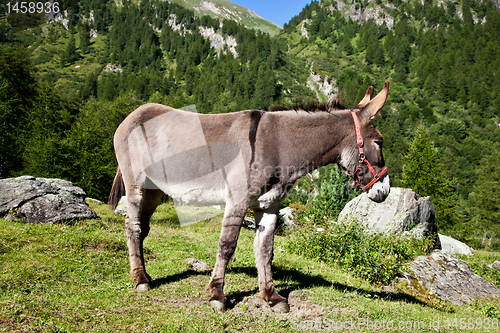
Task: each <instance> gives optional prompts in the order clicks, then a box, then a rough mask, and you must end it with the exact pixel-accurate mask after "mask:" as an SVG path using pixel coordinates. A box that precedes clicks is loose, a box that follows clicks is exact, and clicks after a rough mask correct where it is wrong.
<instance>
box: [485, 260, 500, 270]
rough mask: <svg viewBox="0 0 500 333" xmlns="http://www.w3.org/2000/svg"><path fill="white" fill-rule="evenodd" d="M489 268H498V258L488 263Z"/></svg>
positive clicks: (499, 264)
mask: <svg viewBox="0 0 500 333" xmlns="http://www.w3.org/2000/svg"><path fill="white" fill-rule="evenodd" d="M488 267H489V268H495V269H500V260H495V261H494V262H493V263H492V264H489V265H488Z"/></svg>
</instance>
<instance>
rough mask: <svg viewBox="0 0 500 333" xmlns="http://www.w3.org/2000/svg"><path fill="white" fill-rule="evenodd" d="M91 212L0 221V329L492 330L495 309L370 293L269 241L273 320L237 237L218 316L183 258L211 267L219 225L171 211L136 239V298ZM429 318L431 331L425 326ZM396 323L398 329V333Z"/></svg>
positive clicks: (201, 280)
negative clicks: (61, 218)
mask: <svg viewBox="0 0 500 333" xmlns="http://www.w3.org/2000/svg"><path fill="white" fill-rule="evenodd" d="M91 205H92V207H93V208H94V209H95V210H96V211H97V212H98V214H99V215H100V216H101V217H102V218H101V219H96V220H89V221H81V222H78V223H75V224H73V225H61V224H58V225H30V224H24V223H19V222H11V221H6V220H0V235H1V236H0V331H2V332H83V331H85V332H118V331H131V332H254V331H264V330H266V331H270V332H297V331H298V329H305V330H306V331H307V330H308V329H310V330H314V329H315V328H318V327H319V326H318V325H320V324H321V325H322V326H321V328H326V327H327V326H326V325H327V324H328V323H332V322H343V323H345V322H351V321H352V322H354V323H355V324H356V325H358V324H360V323H363V321H364V322H365V323H366V322H367V321H371V322H372V325H374V323H379V325H380V324H381V323H382V322H383V321H384V322H385V323H389V322H391V321H392V323H393V329H392V330H391V329H381V331H404V332H426V331H433V332H434V331H441V332H448V331H470V332H477V331H484V330H482V329H481V330H477V329H469V330H468V329H466V330H461V329H460V325H459V324H460V322H459V320H460V318H472V319H474V320H476V319H480V320H483V322H484V320H490V321H491V320H492V317H491V316H492V315H493V316H495V312H494V311H493V310H491V309H492V307H493V308H494V309H498V303H496V302H495V301H489V300H481V301H478V302H476V303H474V304H469V305H463V306H457V305H451V304H448V303H445V302H442V301H439V300H437V299H435V298H432V297H423V296H421V295H414V294H411V293H410V292H406V291H405V290H404V287H403V286H399V285H397V284H393V285H391V286H390V287H383V286H374V285H371V284H369V283H367V282H366V281H365V280H363V279H359V278H356V277H354V276H352V275H350V274H346V273H343V272H342V271H340V270H339V269H337V268H336V267H334V266H330V265H327V264H325V263H323V262H315V261H312V260H308V259H305V258H304V257H302V256H301V255H298V254H290V253H289V252H288V251H287V250H286V247H287V242H288V240H289V238H287V237H282V236H276V244H275V258H274V266H273V270H274V278H275V283H276V286H277V289H278V291H280V292H281V293H282V294H283V295H286V296H288V297H289V300H290V305H291V312H290V313H289V314H275V313H273V312H271V311H270V309H269V308H268V306H267V305H266V304H264V303H263V302H260V301H259V298H258V297H257V295H258V289H257V274H256V269H255V268H254V256H253V247H252V243H253V232H252V231H249V230H246V229H244V230H242V232H241V236H240V239H239V243H238V249H237V251H236V253H235V255H234V258H233V259H232V261H231V263H230V267H229V269H228V274H227V280H226V288H225V292H226V295H227V296H228V299H229V301H230V304H229V310H228V311H227V312H226V313H222V314H221V313H216V312H214V311H213V310H212V309H211V308H210V306H209V305H208V302H207V300H208V298H209V297H210V295H209V294H208V293H207V292H206V291H205V287H206V285H207V284H208V282H209V280H210V273H198V272H195V271H192V270H191V269H190V267H189V264H187V263H186V262H185V259H186V258H188V257H194V258H197V259H201V260H204V261H206V262H208V263H209V264H210V265H212V266H213V265H214V263H215V254H216V247H217V241H218V236H219V231H220V220H221V217H220V216H218V217H214V218H212V219H211V220H209V221H205V222H199V223H196V224H193V225H190V226H187V227H182V228H181V227H180V226H179V224H178V220H177V216H176V213H175V209H174V208H173V206H172V204H171V203H166V204H163V205H161V206H160V207H159V209H158V210H157V212H156V213H155V215H154V216H153V220H152V223H151V224H152V228H151V232H150V235H149V237H148V238H147V239H146V241H145V255H146V258H147V263H146V265H147V269H148V273H149V274H150V275H151V276H152V279H153V283H152V284H153V289H152V290H151V291H149V292H147V293H137V292H135V290H134V288H133V287H134V286H133V284H132V282H131V281H130V278H129V273H128V258H127V257H128V256H127V248H126V237H125V232H124V229H123V217H118V216H115V215H114V214H112V213H111V212H110V211H109V209H108V208H107V206H105V205H99V204H95V203H92V204H91ZM496 313H498V312H496ZM488 316H489V317H488ZM496 316H497V317H498V315H496ZM438 319H439V329H438V330H432V329H430V328H429V326H430V323H437V320H438ZM455 319H458V324H457V325H458V326H457V327H456V328H454V327H451V329H450V330H449V329H448V326H447V323H451V324H453V321H454V320H455ZM496 320H498V318H497V319H496ZM403 321H404V322H403ZM447 321H448V322H447ZM400 322H402V323H403V325H406V327H403V329H399V328H398V324H399V323H400ZM407 322H408V323H410V324H408V323H407ZM422 323H423V324H424V326H423V327H422V326H420V327H419V326H418V325H422ZM497 323H498V322H497ZM315 325H316V326H315ZM410 326H411V328H410ZM357 328H358V330H356V331H365V332H370V331H373V328H374V327H373V326H368V327H367V325H364V326H359V325H358V326H357ZM386 328H388V326H386ZM389 328H390V327H389ZM407 328H408V329H407ZM422 328H423V329H422ZM486 331H488V330H486ZM490 331H496V330H490Z"/></svg>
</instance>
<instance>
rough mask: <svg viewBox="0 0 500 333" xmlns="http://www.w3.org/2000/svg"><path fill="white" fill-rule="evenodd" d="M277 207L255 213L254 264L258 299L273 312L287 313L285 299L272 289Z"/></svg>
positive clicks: (287, 307)
mask: <svg viewBox="0 0 500 333" xmlns="http://www.w3.org/2000/svg"><path fill="white" fill-rule="evenodd" d="M278 212H279V206H275V207H271V208H269V209H266V210H262V211H255V222H256V230H255V240H254V251H255V262H256V265H257V273H258V277H259V290H260V297H262V298H263V299H264V300H265V301H266V302H268V304H269V305H270V306H271V308H272V309H273V311H275V312H289V311H290V307H289V306H288V302H287V299H286V298H285V297H283V296H281V295H279V294H278V293H277V292H276V288H275V287H274V282H273V276H272V271H271V263H272V261H273V247H274V231H275V230H276V224H277V222H278Z"/></svg>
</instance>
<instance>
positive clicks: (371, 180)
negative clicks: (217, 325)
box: [109, 81, 390, 312]
mask: <svg viewBox="0 0 500 333" xmlns="http://www.w3.org/2000/svg"><path fill="white" fill-rule="evenodd" d="M388 93H389V81H386V82H385V84H384V89H383V90H382V91H381V92H380V93H379V94H378V95H377V96H376V97H375V98H373V99H372V95H373V87H370V88H368V90H367V92H366V95H365V97H364V98H363V100H362V101H361V102H360V103H359V104H358V105H357V106H356V107H354V108H353V109H345V108H342V107H340V105H339V104H338V103H328V104H322V105H312V104H310V105H309V106H308V107H299V106H297V105H296V106H294V107H291V108H284V107H275V108H274V109H273V110H274V111H271V112H264V111H257V110H245V111H240V112H234V113H227V114H196V113H191V112H186V111H181V110H176V109H173V108H171V107H168V106H164V105H160V104H145V105H143V106H141V107H139V108H137V109H136V110H135V111H134V112H132V113H131V114H130V115H129V116H127V118H125V120H124V121H123V122H122V123H121V125H120V126H119V127H118V129H117V130H116V133H115V137H114V147H115V151H116V158H117V160H118V171H117V174H116V177H115V180H114V183H113V187H112V190H111V193H110V200H109V204H110V205H111V206H113V207H114V206H116V204H117V201H118V199H119V198H120V197H121V195H122V194H123V193H124V191H125V192H126V195H127V205H128V206H127V207H128V211H127V217H126V219H125V227H126V232H127V245H128V249H129V259H130V274H131V277H132V280H133V281H135V282H136V283H137V286H136V289H137V290H139V291H147V290H149V289H150V282H151V278H150V276H149V275H148V274H147V273H146V269H145V265H144V255H143V241H144V239H145V237H146V236H147V235H148V232H149V220H150V218H151V215H152V214H153V212H154V211H155V209H156V207H157V205H158V204H159V203H160V200H161V198H162V196H163V193H166V194H167V195H168V196H170V197H172V198H174V199H175V200H178V201H180V202H185V203H189V204H204V205H214V204H225V211H224V218H223V220H222V230H221V233H220V239H219V248H218V251H217V260H216V263H215V267H214V269H213V272H212V277H211V280H210V283H209V284H208V287H207V290H208V291H210V292H211V293H212V298H211V299H210V304H211V305H212V306H213V307H214V308H215V309H217V310H220V311H224V310H225V309H226V297H225V296H224V292H223V288H224V276H225V271H226V267H227V265H228V262H229V260H230V259H231V256H232V255H233V253H234V251H235V249H236V243H237V240H238V236H239V232H240V228H241V225H242V221H243V218H244V216H245V214H246V212H247V210H248V208H252V209H253V210H254V211H255V217H256V223H257V228H256V232H255V242H254V248H255V260H256V266H257V271H258V279H259V290H260V296H261V297H262V298H263V299H264V300H265V301H266V302H268V304H269V305H270V306H271V307H272V309H273V310H274V311H279V312H288V311H289V306H288V302H287V299H286V298H285V297H282V296H281V295H279V294H278V293H277V291H276V289H275V286H274V283H273V278H272V273H271V262H272V259H273V244H274V231H275V229H276V223H277V220H278V210H279V205H280V202H281V201H282V200H283V199H284V198H285V196H286V194H287V192H288V190H289V189H290V188H291V186H292V185H293V184H294V182H295V181H296V180H297V179H299V178H300V177H302V176H304V175H306V174H307V173H308V172H310V171H312V170H314V169H317V168H319V167H321V166H324V165H327V164H330V163H337V164H338V165H339V166H340V168H341V169H342V170H343V171H344V172H345V173H346V174H348V175H350V176H351V177H352V178H353V180H352V181H351V184H350V186H356V184H358V185H359V186H360V187H361V188H363V189H364V190H365V191H367V195H368V197H369V198H370V199H371V200H373V201H375V202H382V201H384V200H385V198H386V197H387V196H388V195H389V191H390V185H389V176H388V174H387V168H386V167H385V163H384V159H383V157H382V141H383V139H382V135H381V134H380V132H379V131H378V130H377V129H376V128H375V126H374V125H373V122H372V119H373V118H375V117H376V116H378V115H379V114H380V110H381V108H382V107H383V106H384V104H385V101H386V99H387V95H388Z"/></svg>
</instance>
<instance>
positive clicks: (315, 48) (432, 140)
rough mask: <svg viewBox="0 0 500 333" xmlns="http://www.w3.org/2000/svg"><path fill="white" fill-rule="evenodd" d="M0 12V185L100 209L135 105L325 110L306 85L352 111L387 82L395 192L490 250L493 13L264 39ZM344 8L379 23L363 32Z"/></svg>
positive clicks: (494, 135)
mask: <svg viewBox="0 0 500 333" xmlns="http://www.w3.org/2000/svg"><path fill="white" fill-rule="evenodd" d="M0 6H1V7H0V42H1V45H0V127H1V129H0V141H1V145H0V177H1V178H6V177H14V176H18V175H22V174H29V175H33V176H41V177H57V178H64V179H68V180H70V181H72V182H73V183H75V184H76V185H78V186H81V187H82V188H83V189H84V190H85V191H86V192H87V194H88V195H89V196H91V197H95V198H98V199H101V200H105V199H106V197H107V194H108V192H109V189H110V187H111V183H112V181H113V177H114V174H115V171H116V161H115V157H114V152H113V145H112V137H113V134H114V131H115V129H116V127H117V126H118V125H119V124H120V122H121V121H122V120H123V119H124V118H125V116H126V115H127V114H129V113H130V112H131V111H132V110H134V109H135V108H136V107H138V106H139V105H141V104H143V103H146V102H157V103H162V104H166V105H170V106H172V107H183V106H186V105H192V104H194V105H196V108H197V111H198V112H201V113H220V112H232V111H238V110H242V109H263V110H267V109H268V107H269V105H271V104H272V103H277V102H282V101H285V102H291V101H294V100H300V99H306V100H310V99H313V98H317V99H318V98H319V99H328V96H326V95H325V94H323V93H321V92H318V91H313V90H314V89H311V85H310V78H311V71H312V72H314V73H315V74H317V75H320V77H321V81H323V80H325V81H326V82H327V83H329V84H331V85H333V86H334V87H335V89H336V93H335V95H336V97H337V98H338V99H340V100H341V102H343V103H344V104H346V105H347V106H353V105H355V104H356V103H357V102H358V101H359V100H361V98H362V96H363V95H364V92H365V91H366V89H367V87H368V86H370V85H373V86H374V87H375V90H376V91H379V90H380V89H381V88H382V86H383V82H384V81H385V80H387V79H389V80H390V81H391V92H390V94H389V99H388V102H387V104H386V106H385V107H384V109H383V112H382V116H381V117H379V118H377V119H376V121H375V122H376V126H377V128H378V129H379V130H380V132H381V133H382V134H383V135H384V158H385V160H386V164H387V166H388V168H389V172H390V174H391V183H392V186H404V187H411V188H413V189H415V190H416V191H417V192H418V193H419V194H421V195H423V196H427V195H430V196H431V198H432V200H433V202H434V204H435V205H436V209H437V212H438V219H439V226H440V228H441V232H443V233H445V234H448V235H450V236H452V237H455V238H457V239H459V240H464V241H466V242H467V243H468V244H469V245H471V246H472V247H474V248H483V247H484V248H491V249H496V250H500V196H499V195H498V187H499V185H500V93H499V92H500V44H499V43H498V41H499V40H500V11H499V9H498V8H497V6H496V5H495V3H493V2H492V1H491V0H462V1H457V2H454V1H433V0H424V1H414V0H409V1H401V0H391V1H380V0H376V1H362V0H359V1H350V0H345V1H342V0H339V1H330V0H323V1H321V2H319V1H312V2H311V4H309V5H307V6H306V7H305V8H304V9H303V10H302V12H300V13H298V15H297V16H295V17H294V18H292V19H291V20H290V22H289V23H287V24H286V25H285V26H284V28H283V30H282V32H281V33H280V34H278V35H277V36H270V35H269V34H266V33H263V32H260V31H259V30H252V29H247V28H245V27H244V26H242V25H240V24H238V23H237V22H234V21H229V20H223V21H219V20H218V19H214V18H211V17H209V16H195V14H194V12H192V11H190V10H187V9H185V8H183V7H181V6H179V5H176V4H174V3H169V2H166V1H155V0H151V1H146V0H143V1H141V2H130V1H123V2H122V3H121V5H120V6H117V5H116V4H115V1H106V0H98V1H88V0H84V1H74V0H73V1H64V2H60V4H59V6H60V8H59V9H60V11H61V12H64V13H65V15H64V20H59V21H55V22H51V23H47V22H48V21H50V17H46V15H44V14H37V13H34V14H29V13H25V14H23V13H13V12H11V13H8V8H7V6H6V5H5V4H2V5H0ZM346 8H354V10H355V11H358V12H361V11H367V12H368V11H369V10H370V9H373V8H381V9H382V14H379V15H378V16H377V17H376V18H370V17H365V18H364V19H362V20H360V19H357V18H356V17H355V16H353V15H349V11H348V10H346ZM389 18H391V20H389ZM207 31H212V32H214V33H217V34H218V36H219V37H220V38H219V39H223V40H225V43H222V45H219V46H217V47H215V46H214V45H213V44H212V43H211V40H210V38H209V37H206V32H207ZM202 33H203V34H205V35H203V34H202Z"/></svg>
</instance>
